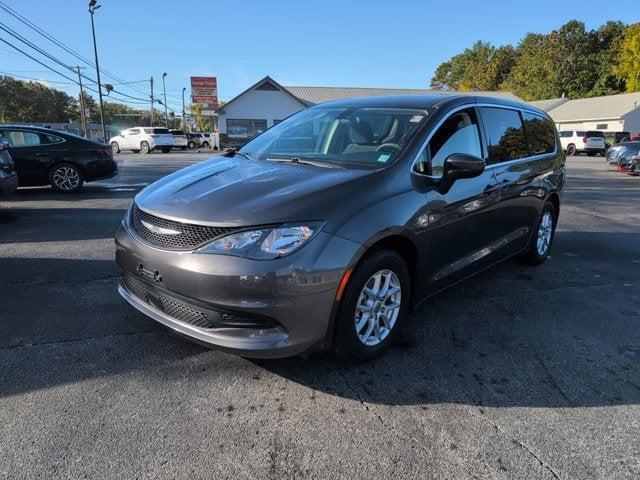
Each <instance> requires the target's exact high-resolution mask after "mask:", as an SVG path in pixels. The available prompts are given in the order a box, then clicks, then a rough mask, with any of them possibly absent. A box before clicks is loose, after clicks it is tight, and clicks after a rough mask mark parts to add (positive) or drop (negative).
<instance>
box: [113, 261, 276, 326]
mask: <svg viewBox="0 0 640 480" xmlns="http://www.w3.org/2000/svg"><path fill="white" fill-rule="evenodd" d="M122 283H123V284H124V286H125V287H126V288H127V290H129V292H130V293H131V294H132V295H133V296H135V297H137V298H138V299H140V300H142V301H143V302H144V303H146V304H147V305H149V306H151V307H153V308H155V309H156V310H161V311H162V312H164V313H165V314H167V315H169V316H170V317H172V318H175V319H176V320H180V321H181V322H184V323H188V324H190V325H193V326H194V327H199V328H219V327H245V328H269V327H273V326H275V321H274V320H272V319H270V318H267V317H254V316H248V315H241V314H237V313H231V312H224V311H214V310H211V309H201V310H199V309H197V308H194V307H192V306H190V305H187V304H186V303H184V302H181V301H179V300H178V299H175V298H171V297H170V296H168V295H166V294H164V293H162V292H160V291H158V290H157V289H155V288H153V287H151V286H149V285H148V284H147V283H146V282H145V281H143V280H140V279H138V278H136V277H134V276H133V275H131V274H129V273H126V274H125V275H124V276H123V277H122Z"/></svg>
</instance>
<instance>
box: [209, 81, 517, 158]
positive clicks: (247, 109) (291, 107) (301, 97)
mask: <svg viewBox="0 0 640 480" xmlns="http://www.w3.org/2000/svg"><path fill="white" fill-rule="evenodd" d="M426 93H438V92H433V91H430V90H421V89H411V88H361V87H294V86H283V85H280V84H279V83H278V82H276V81H275V80H274V79H273V78H271V77H268V76H267V77H265V78H263V79H262V80H260V81H259V82H257V83H255V84H254V85H252V86H251V87H249V88H248V89H247V90H245V91H244V92H242V93H241V94H240V95H238V96H237V97H235V98H233V99H232V100H229V101H228V102H227V103H225V104H224V105H223V106H222V107H220V108H219V109H218V110H217V114H218V128H219V131H220V141H221V143H222V144H223V145H224V146H235V145H242V144H244V143H246V142H247V141H248V140H250V139H252V138H254V137H256V136H257V135H259V134H260V133H262V132H263V131H265V130H266V129H267V128H270V127H272V126H273V125H275V124H277V123H278V122H280V121H282V120H283V119H285V118H287V117H288V116H290V115H293V114H294V113H296V112H299V111H300V110H303V109H305V108H307V107H311V106H313V105H317V104H318V103H323V102H329V101H332V100H341V99H345V98H358V97H379V96H399V95H422V94H426ZM440 93H442V92H440ZM472 94H473V95H498V96H502V97H507V98H512V99H514V100H520V99H519V98H518V97H516V96H515V95H513V94H512V93H509V92H473V93H472Z"/></svg>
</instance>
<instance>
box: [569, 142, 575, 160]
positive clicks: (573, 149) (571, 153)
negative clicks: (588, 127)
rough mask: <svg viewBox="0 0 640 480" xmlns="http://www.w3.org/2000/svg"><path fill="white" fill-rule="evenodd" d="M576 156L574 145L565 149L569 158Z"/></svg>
mask: <svg viewBox="0 0 640 480" xmlns="http://www.w3.org/2000/svg"><path fill="white" fill-rule="evenodd" d="M575 154H576V146H575V145H573V144H572V145H569V146H568V147H567V155H569V156H570V157H573V156H574V155H575Z"/></svg>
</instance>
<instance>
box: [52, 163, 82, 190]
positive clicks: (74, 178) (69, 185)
mask: <svg viewBox="0 0 640 480" xmlns="http://www.w3.org/2000/svg"><path fill="white" fill-rule="evenodd" d="M49 183H50V184H51V186H52V187H53V189H54V190H55V191H56V192H60V193H73V192H77V191H78V190H80V189H81V188H82V184H83V183H84V177H83V175H82V170H80V168H79V167H78V166H76V165H73V164H72V163H58V164H56V165H54V166H53V167H51V170H49Z"/></svg>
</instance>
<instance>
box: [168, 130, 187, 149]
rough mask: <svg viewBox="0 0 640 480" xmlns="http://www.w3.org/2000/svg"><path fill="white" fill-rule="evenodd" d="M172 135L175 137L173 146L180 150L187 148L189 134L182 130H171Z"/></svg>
mask: <svg viewBox="0 0 640 480" xmlns="http://www.w3.org/2000/svg"><path fill="white" fill-rule="evenodd" d="M171 136H172V137H173V146H174V147H175V148H179V149H180V150H186V149H187V146H188V143H187V135H186V134H185V133H184V132H183V131H182V130H171Z"/></svg>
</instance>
